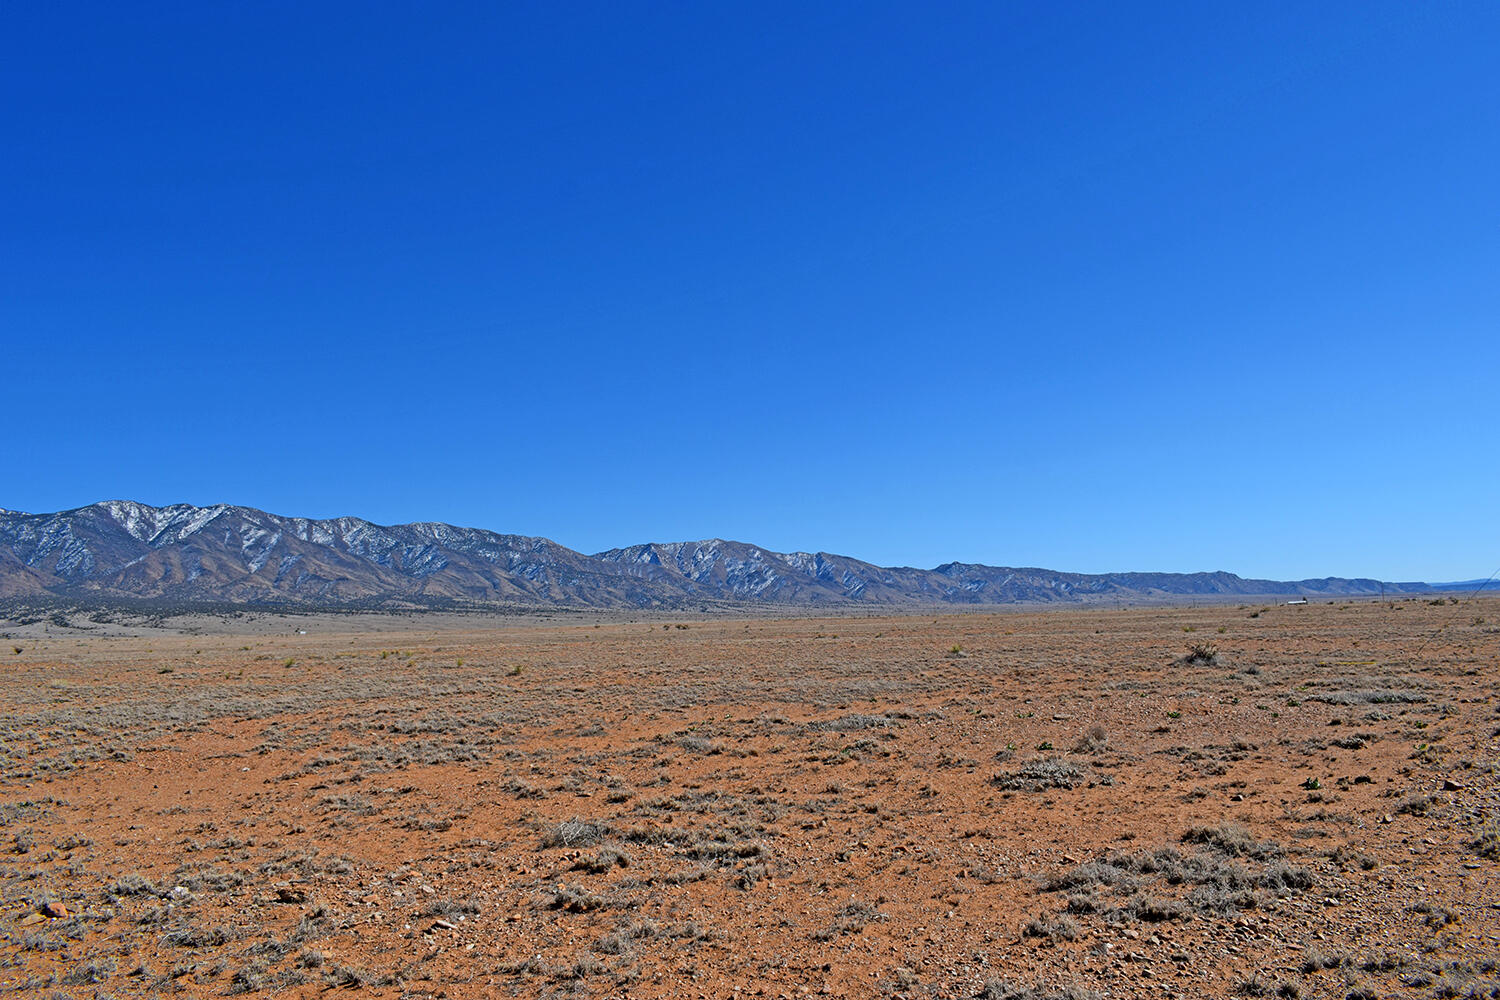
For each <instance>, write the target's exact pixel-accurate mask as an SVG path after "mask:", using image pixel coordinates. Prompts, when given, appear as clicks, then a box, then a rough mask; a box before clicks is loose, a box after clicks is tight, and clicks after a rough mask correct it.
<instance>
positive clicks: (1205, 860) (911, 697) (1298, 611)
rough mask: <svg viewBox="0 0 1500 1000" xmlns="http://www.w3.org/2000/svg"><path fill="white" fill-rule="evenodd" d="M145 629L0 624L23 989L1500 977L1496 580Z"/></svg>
mask: <svg viewBox="0 0 1500 1000" xmlns="http://www.w3.org/2000/svg"><path fill="white" fill-rule="evenodd" d="M299 629H305V630H306V631H307V632H308V634H305V635H302V634H297V631H298V630H299ZM131 631H135V632H136V634H121V635H103V634H94V633H84V634H74V633H75V630H70V629H61V630H59V631H58V632H56V633H54V634H36V635H28V636H21V635H17V636H16V637H15V638H13V639H9V640H7V641H6V645H5V647H3V648H0V664H3V666H0V669H3V671H4V683H3V685H0V716H3V720H4V728H3V731H0V753H3V758H0V759H3V762H4V763H3V772H0V897H3V906H0V935H3V944H0V965H3V968H0V990H6V991H19V992H23V993H27V994H34V995H39V996H49V995H56V996H75V997H93V996H156V995H191V996H211V995H225V994H236V993H262V992H265V993H275V994H277V995H283V996H292V997H302V996H318V995H322V994H324V993H326V992H328V991H329V990H346V989H347V990H355V991H358V992H359V993H361V994H363V995H368V996H379V997H398V996H446V997H471V996H474V997H478V996H527V997H531V996H572V995H578V996H596V997H611V996H641V997H665V996H670V997H678V998H682V997H730V996H744V997H752V996H756V997H758V996H767V997H778V998H782V997H801V996H805V995H810V994H811V995H831V996H850V997H877V996H878V997H976V996H978V997H989V998H1001V997H1016V998H1021V997H1046V996H1054V997H1082V996H1089V995H1099V996H1104V997H1137V996H1139V997H1148V996H1149V997H1173V996H1176V997H1210V996H1226V995H1231V994H1239V995H1245V996H1256V995H1262V996H1274V995H1281V996H1285V997H1293V996H1303V997H1349V996H1356V997H1366V996H1370V997H1373V996H1391V995H1395V996H1411V997H1445V996H1466V995H1471V996H1500V880H1497V866H1500V814H1497V812H1496V810H1497V808H1500V803H1497V780H1496V770H1495V769H1496V765H1497V763H1500V759H1497V758H1500V739H1497V733H1500V712H1497V703H1496V700H1495V696H1496V693H1497V692H1496V686H1497V676H1500V675H1497V666H1500V664H1497V654H1500V600H1495V599H1480V600H1476V601H1473V602H1464V603H1459V604H1454V603H1450V602H1448V601H1446V600H1444V601H1441V602H1438V603H1428V602H1427V601H1426V600H1407V601H1400V602H1395V603H1390V604H1380V603H1360V604H1314V605H1308V606H1303V607H1285V606H1270V605H1245V606H1238V607H1236V606H1227V607H1217V608H1177V609H1148V610H1139V609H1136V610H1125V611H1117V610H1092V611H1056V612H1048V613H1021V614H1005V615H973V614H969V615H957V616H937V617H934V616H932V615H927V616H925V617H923V616H904V617H863V618H857V619H843V620H835V619H818V620H811V619H774V620H750V621H747V620H743V619H734V620H701V619H700V620H692V621H689V620H686V619H684V620H680V621H677V622H673V621H651V622H645V623H640V622H637V623H621V622H602V621H601V622H593V623H588V622H583V623H580V622H577V621H565V622H539V621H529V622H527V623H524V624H522V623H515V622H511V623H506V624H505V625H504V627H494V626H492V624H491V623H487V622H476V621H474V620H473V619H472V618H466V617H462V616H456V617H454V618H451V619H439V618H424V617H423V616H412V617H408V618H404V619H400V620H380V621H376V620H374V619H372V618H371V617H369V616H361V617H358V618H348V619H341V618H339V617H337V616H331V617H329V618H328V619H327V620H326V621H325V620H319V621H318V622H317V623H316V627H315V628H307V626H306V624H299V623H298V621H296V620H287V621H280V622H277V621H272V620H270V619H267V620H265V621H262V620H259V619H257V621H256V622H255V623H253V626H252V625H247V626H245V627H243V628H241V629H240V630H239V631H238V632H236V631H235V629H234V627H233V624H232V623H229V624H227V625H226V626H225V627H224V628H222V629H219V628H215V629H213V630H205V634H202V635H182V634H174V633H171V632H166V631H160V630H156V631H153V630H151V629H147V628H141V629H135V630H131ZM1434 633H1437V634H1436V638H1430V637H1432V636H1433V634H1434ZM1424 641H1425V645H1424ZM1195 646H1196V647H1200V648H1199V652H1200V654H1201V656H1200V657H1199V658H1197V659H1187V658H1186V657H1188V655H1189V653H1190V652H1191V649H1192V647H1195ZM1208 647H1214V648H1213V649H1210V648H1208ZM12 650H15V651H14V652H13V651H12Z"/></svg>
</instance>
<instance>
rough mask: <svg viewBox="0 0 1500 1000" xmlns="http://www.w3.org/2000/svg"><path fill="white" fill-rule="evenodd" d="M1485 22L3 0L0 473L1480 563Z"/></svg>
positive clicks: (1239, 11)
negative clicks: (0, 428) (6, 1)
mask: <svg viewBox="0 0 1500 1000" xmlns="http://www.w3.org/2000/svg"><path fill="white" fill-rule="evenodd" d="M809 8H810V9H809ZM1497 49H1500V6H1496V5H1493V4H1486V3H1468V4H1460V3H1433V4H1411V3H1363V2H1361V3H1320V4H1306V3H1265V4H1252V5H1239V6H1237V7H1236V6H1232V5H1225V4H1202V3H1186V2H1185V3H1180V4H1130V5H1122V4H1102V3H1101V4H1054V3H1045V4H1041V3H1039V4H1031V5H1021V4H993V3H975V4H953V5H940V6H938V7H929V6H924V5H917V4H881V3H860V4H853V3H850V4H837V3H829V4H816V5H800V4H784V5H782V4H770V3H767V4H743V5H734V6H731V5H727V4H703V3H683V4H666V3H662V4H620V3H600V4H596V5H576V4H565V3H564V4H550V3H549V4H524V5H523V4H514V5H504V4H474V5H463V4H452V5H417V4H375V5H368V4H348V5H342V6H341V5H337V4H271V3H268V4H253V5H235V6H231V5H220V4H201V3H192V4H181V5H177V6H172V5H168V4H154V5H147V6H146V7H140V6H139V5H118V4H84V3H72V4H69V3H59V4H45V5H44V4H27V5H20V6H18V7H16V8H14V9H12V10H10V11H9V12H8V14H7V30H6V32H5V33H4V38H3V40H0V83H3V86H4V92H5V93H6V94H7V99H6V100H5V101H4V102H3V104H0V128H3V134H4V136H5V146H6V148H7V153H6V155H5V156H4V157H0V189H3V190H4V191H5V196H4V197H3V199H0V338H3V341H0V346H3V349H4V356H5V358H6V360H7V365H6V367H7V368H8V370H9V376H10V377H9V378H8V379H7V380H6V383H7V392H6V401H7V404H8V405H7V414H8V417H7V420H6V422H5V424H6V435H5V440H6V452H7V454H6V459H7V461H6V462H5V466H6V468H7V472H6V474H5V476H4V488H3V490H0V506H5V507H11V508H17V509H24V510H38V511H40V510H56V509H62V508H67V507H73V506H79V505H82V504H86V503H90V502H93V501H95V500H100V499H106V498H130V499H137V500H142V501H145V502H149V503H171V502H179V501H186V502H192V503H200V504H201V503H212V502H224V501H227V502H235V503H243V504H248V505H251V506H258V507H262V508H266V509H269V510H273V511H276V512H278V513H287V514H304V515H311V516H330V515H337V514H346V513H349V514H357V515H360V516H364V517H368V518H370V519H372V520H376V521H380V522H385V523H391V522H400V521H408V520H419V519H420V520H428V519H430V520H444V521H450V522H455V523H461V524H469V525H478V526H482V527H488V528H493V529H496V530H501V531H513V532H519V533H525V534H538V535H546V536H548V537H551V538H554V539H556V540H558V541H560V542H562V543H563V544H566V545H570V546H572V547H575V548H578V549H582V550H584V551H596V550H599V549H603V548H607V547H610V546H614V545H624V544H630V543H634V542H639V541H651V540H655V541H666V540H677V539H688V538H702V537H711V536H720V537H728V538H737V539H742V540H747V541H753V542H757V543H759V544H761V545H765V546H768V547H772V548H776V549H823V550H826V551H832V552H840V553H845V554H850V555H855V556H859V557H862V558H866V559H870V560H872V561H876V562H881V563H887V564H909V565H920V566H932V565H935V564H937V563H940V562H944V561H947V560H950V559H961V560H965V561H975V562H988V563H995V564H1008V565H1041V566H1047V567H1052V568H1058V569H1068V570H1081V571H1105V570H1123V569H1142V570H1147V569H1152V570H1158V569H1159V570H1183V571H1191V570H1209V569H1227V570H1231V571H1235V572H1240V573H1243V574H1246V575H1256V576H1270V577H1277V578H1296V577H1303V576H1313V575H1330V574H1332V575H1372V576H1381V577H1384V578H1386V579H1429V580H1442V579H1461V578H1469V577H1482V576H1485V575H1487V574H1488V573H1489V572H1490V571H1491V570H1492V569H1494V568H1495V565H1496V564H1500V528H1497V525H1500V517H1497V516H1496V514H1497V510H1500V504H1497V494H1500V462H1497V461H1496V459H1497V457H1500V449H1497V448H1496V444H1495V442H1496V433H1495V429H1496V420H1495V413H1496V410H1495V385H1496V376H1497V374H1500V337H1497V332H1500V182H1497V177H1500V70H1497V69H1496V64H1495V57H1494V53H1495V52H1496V51H1497Z"/></svg>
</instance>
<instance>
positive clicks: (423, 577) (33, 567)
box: [0, 500, 1433, 609]
mask: <svg viewBox="0 0 1500 1000" xmlns="http://www.w3.org/2000/svg"><path fill="white" fill-rule="evenodd" d="M1432 590H1433V588H1431V587H1429V586H1428V585H1427V584H1422V583H1390V582H1387V583H1381V582H1380V581H1378V580H1371V579H1364V578H1359V579H1347V578H1343V577H1324V578H1319V579H1309V580H1295V581H1276V580H1258V579H1248V578H1245V577H1241V576H1238V575H1237V574H1234V573H1228V572H1225V571H1214V572H1204V573H1152V572H1124V573H1095V574H1088V573H1070V572H1065V571H1058V570H1049V569H1043V568H1040V567H1006V566H988V565H984V564H981V563H965V562H958V561H954V562H947V563H943V564H941V565H939V566H936V567H934V568H932V569H921V568H917V567H910V566H894V567H891V566H878V565H876V564H874V563H870V562H866V561H864V560H860V559H856V558H854V557H851V556H844V555H838V554H835V553H829V552H776V551H774V550H771V549H767V548H764V547H762V546H758V545H754V544H752V543H749V542H738V541H732V540H726V539H721V538H712V539H702V540H699V541H683V542H647V543H641V544H637V545H630V546H624V547H621V548H614V549H606V550H604V551H602V552H597V553H594V554H592V555H585V554H584V553H581V552H577V551H574V550H573V549H569V548H567V547H566V546H563V545H560V544H559V543H557V542H554V541H552V540H551V539H548V538H541V537H537V536H529V535H514V534H504V533H500V532H494V531H489V530H487V529H483V528H472V527H460V526H457V525H451V524H446V523H444V522H440V521H418V522H412V523H409V524H398V525H379V524H375V523H374V522H372V521H368V520H366V519H364V518H359V517H352V516H343V517H335V518H304V517H293V516H284V515H278V514H271V513H268V512H266V511H263V510H259V509H257V508H254V507H244V506H239V505H235V504H213V505H209V506H206V507H199V506H195V505H192V504H170V505H167V506H163V507H153V506H150V505H149V504H142V503H139V502H136V501H132V500H107V501H101V502H99V503H95V504H90V505H88V506H85V507H78V508H74V509H72V510H66V511H58V512H55V513H50V514H39V513H30V514H28V513H22V512H19V511H12V510H6V509H3V508H0V597H8V598H18V597H28V596H35V597H41V596H51V597H66V598H72V599H77V600H82V601H87V600H90V599H92V600H95V601H104V600H153V601H172V602H177V603H185V604H192V603H213V604H232V605H244V606H250V607H260V606H265V607H312V606H318V607H326V606H341V605H347V606H355V605H359V606H368V605H371V604H376V605H378V604H393V605H403V606H423V605H438V604H442V605H452V604H472V605H478V606H484V605H535V606H560V607H579V608H643V609H644V608H675V607H685V606H688V605H701V604H704V603H717V604H728V605H779V606H787V605H791V606H801V607H828V606H833V605H867V606H882V607H893V608H899V607H925V606H944V605H991V604H994V605H1000V604H1018V603H1028V604H1056V603H1090V602H1100V601H1109V600H1127V601H1133V600H1162V599H1169V598H1171V597H1186V596H1218V597H1234V596H1246V597H1249V596H1256V595H1261V596H1265V595H1273V594H1285V595H1301V596H1306V597H1314V596H1328V597H1337V596H1354V595H1362V594H1375V593H1382V592H1383V593H1387V594H1392V593H1431V592H1432Z"/></svg>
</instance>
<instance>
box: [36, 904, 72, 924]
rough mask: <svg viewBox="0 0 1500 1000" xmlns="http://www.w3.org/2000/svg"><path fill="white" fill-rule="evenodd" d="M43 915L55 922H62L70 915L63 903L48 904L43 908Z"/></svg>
mask: <svg viewBox="0 0 1500 1000" xmlns="http://www.w3.org/2000/svg"><path fill="white" fill-rule="evenodd" d="M42 915H43V916H46V917H51V918H52V919H54V920H60V919H62V918H63V917H66V916H67V915H68V908H67V907H66V906H64V905H62V904H61V903H48V904H47V905H46V906H44V907H42Z"/></svg>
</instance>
